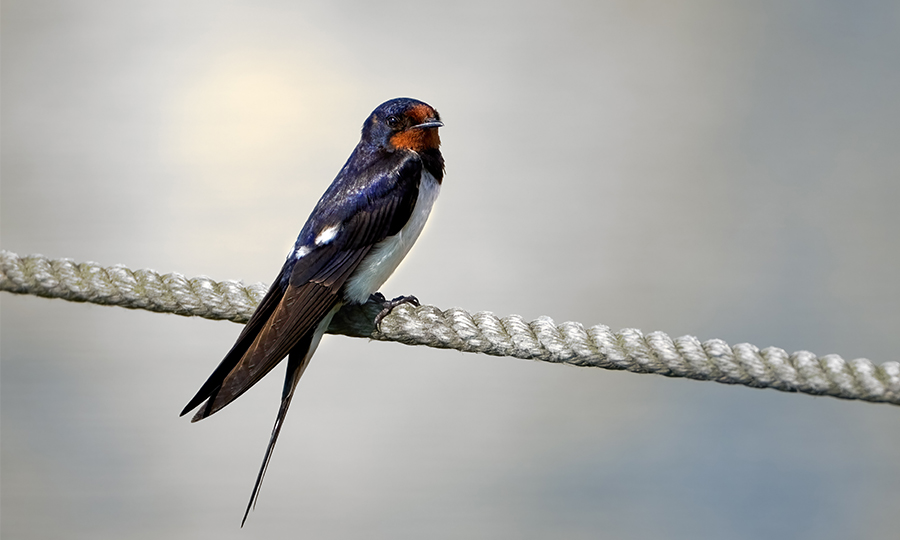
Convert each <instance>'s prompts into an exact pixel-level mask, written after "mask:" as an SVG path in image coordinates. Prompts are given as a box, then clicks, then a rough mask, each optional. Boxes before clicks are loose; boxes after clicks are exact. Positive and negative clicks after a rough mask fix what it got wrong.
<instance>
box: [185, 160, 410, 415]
mask: <svg viewBox="0 0 900 540" xmlns="http://www.w3.org/2000/svg"><path fill="white" fill-rule="evenodd" d="M389 157H390V159H386V160H382V161H381V162H379V163H378V164H377V165H373V166H370V167H368V168H366V170H364V171H355V172H354V174H353V175H351V176H352V182H351V180H349V179H346V178H344V177H343V176H342V175H343V171H342V175H339V176H338V178H337V179H336V180H335V182H334V184H332V186H331V187H330V188H329V189H328V191H326V193H325V195H323V197H322V199H321V200H320V201H319V204H317V205H316V209H315V210H313V213H312V215H311V216H310V218H309V220H308V221H307V225H306V226H305V227H304V232H308V230H311V231H321V230H323V229H324V228H325V227H326V226H330V225H334V224H340V225H341V229H340V232H339V233H338V235H337V237H336V238H335V239H334V240H333V241H332V242H331V243H329V244H326V245H323V246H307V247H309V248H311V251H310V252H309V253H308V254H306V255H305V256H304V257H302V258H300V259H298V260H296V262H294V261H291V260H289V261H288V262H286V263H285V265H284V267H283V268H282V271H281V273H280V274H279V276H278V278H276V280H275V283H273V284H272V287H271V288H270V289H269V292H268V293H267V294H266V296H265V297H264V298H263V301H262V302H261V303H260V305H259V307H257V310H256V312H254V314H253V316H252V317H251V318H250V322H248V323H247V326H246V327H245V328H244V330H243V331H242V332H241V334H240V336H239V337H238V340H237V342H236V343H235V344H234V346H233V347H232V348H231V351H229V352H228V354H227V355H226V356H225V358H224V359H223V360H222V362H221V363H220V364H219V366H218V367H217V368H216V369H215V370H214V371H213V373H212V374H211V375H210V377H209V379H208V380H207V381H206V382H205V383H204V384H203V386H202V387H201V388H200V390H199V391H198V392H197V394H196V395H195V396H194V397H193V398H192V399H191V401H190V402H189V403H188V405H187V406H186V407H185V408H184V410H183V411H182V413H181V414H182V415H184V414H186V413H187V412H188V411H190V410H191V409H193V408H194V407H196V406H198V405H200V404H201V403H202V402H203V401H204V400H206V404H205V405H204V406H203V407H201V409H200V410H199V411H198V412H197V414H196V415H195V416H194V418H193V420H192V421H195V422H196V421H197V420H200V419H203V418H206V417H207V416H209V415H211V414H213V413H215V412H216V411H218V410H220V409H221V408H222V407H224V406H226V405H228V404H229V403H231V402H232V401H234V400H235V399H236V398H237V397H238V396H240V395H241V394H243V393H244V392H246V391H247V390H248V389H249V388H250V387H251V386H253V385H254V384H256V383H257V382H258V381H259V380H260V379H262V377H263V376H265V375H266V374H267V373H268V372H269V371H271V370H272V368H274V367H275V366H276V365H277V364H278V363H279V362H281V360H282V359H284V357H285V356H286V355H287V354H288V352H290V351H291V350H292V349H293V348H294V346H296V345H298V343H299V342H300V341H301V340H302V339H303V338H304V336H306V335H308V334H309V333H310V332H312V331H313V330H314V329H315V327H316V326H317V325H318V323H319V322H320V321H321V320H322V318H323V317H325V315H327V314H328V312H329V311H330V310H331V309H332V308H333V307H334V306H335V305H337V304H338V303H339V302H340V301H341V298H340V290H341V287H342V286H343V285H344V283H345V282H346V281H347V279H348V278H349V277H350V275H352V273H353V271H354V270H356V268H357V267H358V266H359V263H360V262H361V261H362V259H363V258H364V257H365V256H366V254H367V253H368V252H369V250H370V249H371V248H372V246H374V245H375V244H377V243H378V242H380V241H381V240H383V239H385V238H386V237H388V236H391V235H393V234H396V233H397V231H399V230H400V229H401V228H402V227H403V225H404V224H405V223H406V222H407V221H408V220H409V216H410V215H411V214H412V210H413V207H414V206H415V201H416V198H417V196H418V187H419V186H418V183H419V178H420V176H421V171H422V163H421V161H420V160H419V159H418V157H417V156H416V155H415V154H414V153H396V154H394V155H392V156H389ZM352 160H353V158H352V157H351V162H352ZM348 163H349V162H348ZM347 170H350V171H352V167H351V168H350V169H347V168H346V167H345V171H347ZM353 193H356V194H358V193H363V194H364V196H362V197H360V196H359V195H355V196H354V197H355V198H354V199H353V200H355V201H358V202H357V203H356V204H355V205H354V204H348V202H349V200H348V197H350V194H353ZM303 235H304V233H303V232H301V238H303ZM288 272H289V277H287V278H286V274H287V273H288Z"/></svg>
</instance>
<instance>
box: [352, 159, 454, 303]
mask: <svg viewBox="0 0 900 540" xmlns="http://www.w3.org/2000/svg"><path fill="white" fill-rule="evenodd" d="M440 191H441V185H440V184H438V182H437V180H435V178H434V176H432V175H431V174H429V173H428V172H427V171H422V179H421V180H420V181H419V197H418V198H417V199H416V206H415V207H414V208H413V212H412V215H411V216H409V221H407V222H406V225H404V226H403V228H402V229H400V232H398V233H397V234H395V235H394V236H389V237H387V238H385V239H384V240H382V241H381V242H378V243H377V244H376V245H375V247H373V248H372V251H370V252H369V254H368V255H366V258H365V259H363V260H362V262H361V263H360V265H359V267H358V268H357V269H356V271H355V272H353V275H352V276H350V279H349V280H347V284H346V285H345V289H344V298H345V299H347V300H349V301H351V302H355V303H358V304H362V303H364V302H365V301H366V300H368V299H369V295H370V294H372V293H373V292H375V291H377V290H378V288H379V287H381V286H382V285H383V284H384V282H385V281H387V278H389V277H390V276H391V274H393V273H394V270H396V269H397V266H398V265H399V264H400V261H402V260H403V257H405V256H406V254H407V253H409V250H410V248H411V247H412V245H413V244H414V243H415V241H416V239H417V238H419V234H420V233H421V232H422V229H423V228H425V221H426V220H427V219H428V214H430V213H431V207H432V206H433V205H434V201H435V200H436V199H437V196H438V193H440Z"/></svg>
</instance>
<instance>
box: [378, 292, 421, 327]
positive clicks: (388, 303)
mask: <svg viewBox="0 0 900 540" xmlns="http://www.w3.org/2000/svg"><path fill="white" fill-rule="evenodd" d="M369 299H370V300H374V301H376V302H379V303H380V304H381V307H382V310H381V313H379V314H378V315H376V316H375V327H376V328H378V325H379V324H381V320H382V319H384V318H385V317H387V316H388V313H390V312H391V311H392V310H393V309H394V308H395V307H397V306H399V305H400V304H412V305H414V306H416V307H419V305H420V304H419V299H418V298H416V297H415V296H398V297H397V298H394V299H393V300H388V299H386V298H385V297H384V295H383V294H381V293H380V292H377V293H375V294H373V295H371V296H370V297H369Z"/></svg>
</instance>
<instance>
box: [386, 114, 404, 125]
mask: <svg viewBox="0 0 900 540" xmlns="http://www.w3.org/2000/svg"><path fill="white" fill-rule="evenodd" d="M385 123H387V125H388V127H389V128H392V129H393V128H397V127H399V126H400V117H398V116H394V115H393V114H392V115H390V116H388V117H387V120H385Z"/></svg>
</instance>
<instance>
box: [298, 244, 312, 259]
mask: <svg viewBox="0 0 900 540" xmlns="http://www.w3.org/2000/svg"><path fill="white" fill-rule="evenodd" d="M310 251H312V250H311V249H309V246H303V247H301V248H300V249H298V250H295V251H294V259H301V258H303V257H306V256H307V255H309V252H310Z"/></svg>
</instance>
